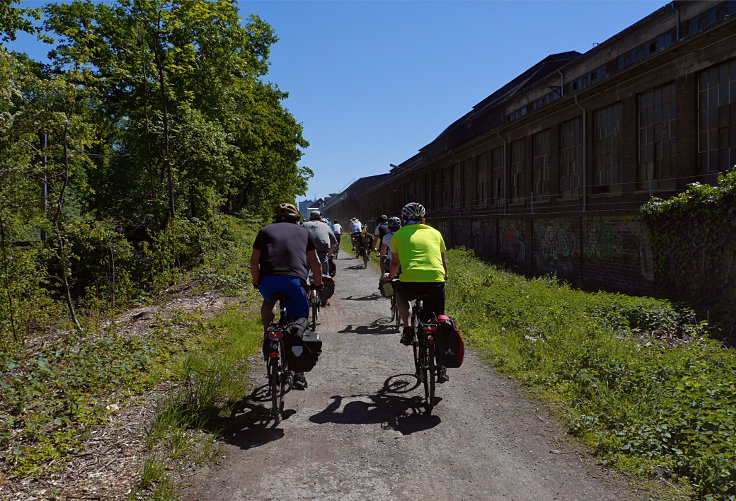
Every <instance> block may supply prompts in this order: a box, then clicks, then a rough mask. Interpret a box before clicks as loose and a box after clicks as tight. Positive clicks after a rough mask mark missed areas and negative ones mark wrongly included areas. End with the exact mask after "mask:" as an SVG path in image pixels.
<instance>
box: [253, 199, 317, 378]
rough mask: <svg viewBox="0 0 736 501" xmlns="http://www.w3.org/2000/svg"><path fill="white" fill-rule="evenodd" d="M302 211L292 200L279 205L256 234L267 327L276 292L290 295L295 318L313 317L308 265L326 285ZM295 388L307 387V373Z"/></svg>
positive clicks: (256, 279)
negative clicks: (307, 284) (270, 218)
mask: <svg viewBox="0 0 736 501" xmlns="http://www.w3.org/2000/svg"><path fill="white" fill-rule="evenodd" d="M300 218H301V214H299V211H298V210H297V208H296V207H295V206H294V205H292V204H290V203H281V204H278V205H276V207H275V209H274V213H273V223H271V224H269V225H268V226H266V227H265V228H263V229H262V230H261V231H259V232H258V235H256V239H255V241H254V242H253V254H252V255H251V258H250V273H251V277H252V279H253V286H254V287H256V288H258V290H259V291H260V293H261V295H262V296H263V304H262V305H261V320H262V322H263V328H264V329H267V328H268V327H269V326H270V325H271V323H272V322H273V319H274V317H275V316H276V301H274V300H273V299H272V296H273V295H274V294H288V295H289V300H288V301H286V310H287V312H288V313H289V316H290V317H292V318H293V319H295V320H296V319H299V318H306V317H308V316H309V302H308V301H307V296H306V293H305V291H304V287H303V286H305V285H306V283H307V278H308V272H307V264H308V265H309V267H310V268H311V269H312V273H313V274H314V284H315V286H316V287H318V288H319V287H321V286H322V273H320V271H321V269H322V267H321V265H320V261H319V257H318V256H317V250H316V247H315V245H314V241H313V240H312V238H311V237H310V236H309V232H307V230H306V229H305V228H302V227H300V226H299V225H298V224H297V223H298V222H299V219H300ZM294 387H295V388H296V389H304V388H306V387H307V380H306V378H305V377H304V373H297V374H295V375H294Z"/></svg>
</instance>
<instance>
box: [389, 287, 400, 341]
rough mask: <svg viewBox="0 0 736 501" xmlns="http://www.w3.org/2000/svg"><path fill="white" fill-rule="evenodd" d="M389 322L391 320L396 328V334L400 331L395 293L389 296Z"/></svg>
mask: <svg viewBox="0 0 736 501" xmlns="http://www.w3.org/2000/svg"><path fill="white" fill-rule="evenodd" d="M391 313H392V316H391V320H393V322H394V325H395V326H396V332H400V331H401V315H399V308H398V307H397V306H396V292H394V294H393V296H391Z"/></svg>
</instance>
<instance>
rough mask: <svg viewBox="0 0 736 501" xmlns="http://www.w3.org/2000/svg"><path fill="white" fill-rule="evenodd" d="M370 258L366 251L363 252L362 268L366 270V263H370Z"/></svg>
mask: <svg viewBox="0 0 736 501" xmlns="http://www.w3.org/2000/svg"><path fill="white" fill-rule="evenodd" d="M370 259H371V257H370V254H369V253H368V251H367V250H366V251H363V268H368V261H370Z"/></svg>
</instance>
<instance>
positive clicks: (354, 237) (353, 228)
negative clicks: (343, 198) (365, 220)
mask: <svg viewBox="0 0 736 501" xmlns="http://www.w3.org/2000/svg"><path fill="white" fill-rule="evenodd" d="M349 226H350V239H351V241H352V242H353V251H355V249H357V247H358V239H359V237H360V232H361V231H362V230H363V224H362V223H361V222H360V220H359V219H358V218H357V217H354V218H351V219H350V225H349Z"/></svg>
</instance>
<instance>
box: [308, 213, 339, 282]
mask: <svg viewBox="0 0 736 501" xmlns="http://www.w3.org/2000/svg"><path fill="white" fill-rule="evenodd" d="M302 226H304V227H305V228H306V229H307V231H308V232H309V236H310V237H312V240H314V245H315V246H316V247H317V256H319V261H320V263H322V274H323V275H327V274H329V271H330V265H329V263H330V259H332V249H334V247H335V244H336V243H337V239H336V238H335V234H334V233H332V231H331V230H330V227H329V226H328V225H327V224H326V223H323V222H322V215H321V214H320V212H319V211H318V210H313V211H312V212H310V213H309V221H306V222H305V223H304V224H303V225H302Z"/></svg>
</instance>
